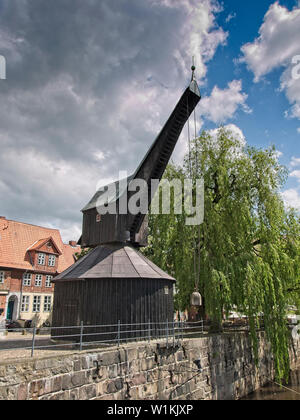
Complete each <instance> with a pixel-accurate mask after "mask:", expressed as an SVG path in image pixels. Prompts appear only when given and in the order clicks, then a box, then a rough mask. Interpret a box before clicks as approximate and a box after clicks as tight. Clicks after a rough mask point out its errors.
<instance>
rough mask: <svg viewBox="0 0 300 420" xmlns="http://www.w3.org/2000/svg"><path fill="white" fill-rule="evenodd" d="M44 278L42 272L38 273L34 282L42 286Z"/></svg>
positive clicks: (37, 285)
mask: <svg viewBox="0 0 300 420" xmlns="http://www.w3.org/2000/svg"><path fill="white" fill-rule="evenodd" d="M42 279H43V276H42V275H41V274H36V275H35V283H34V285H35V286H36V287H41V286H42Z"/></svg>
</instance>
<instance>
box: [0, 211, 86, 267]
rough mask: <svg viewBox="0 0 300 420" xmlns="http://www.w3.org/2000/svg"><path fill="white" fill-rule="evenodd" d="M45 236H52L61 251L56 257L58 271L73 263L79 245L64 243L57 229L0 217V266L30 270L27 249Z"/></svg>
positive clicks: (43, 239) (41, 240)
mask: <svg viewBox="0 0 300 420" xmlns="http://www.w3.org/2000/svg"><path fill="white" fill-rule="evenodd" d="M46 238H52V239H53V241H54V243H55V246H56V247H57V248H58V251H59V253H61V255H60V256H59V258H58V272H59V273H61V272H62V271H64V270H65V269H66V268H68V267H70V265H72V264H74V262H75V259H74V254H75V253H76V252H80V247H72V246H70V245H67V244H64V243H63V241H62V239H61V236H60V232H59V230H58V229H50V228H45V227H41V226H35V225H30V224H27V223H22V222H17V221H14V220H7V219H5V218H0V266H1V267H5V268H17V269H22V270H32V266H31V264H30V261H29V258H28V255H27V251H28V250H29V249H32V248H35V247H36V245H37V244H39V243H42V242H44V241H45V239H46Z"/></svg>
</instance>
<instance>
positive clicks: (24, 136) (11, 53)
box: [0, 0, 242, 239]
mask: <svg viewBox="0 0 300 420" xmlns="http://www.w3.org/2000/svg"><path fill="white" fill-rule="evenodd" d="M220 10H221V7H220V5H219V3H218V2H217V1H216V0H201V1H200V2H199V1H198V0H174V1H173V0H149V1H148V2H141V1H140V0H131V1H130V2H128V5H126V7H125V6H124V1H123V0H115V1H114V2H96V1H94V0H91V1H87V2H83V1H82V0H65V1H63V2H57V4H55V5H53V4H51V6H50V3H49V2H43V4H41V2H29V1H19V0H2V1H1V14H0V27H1V33H0V35H1V36H0V48H1V54H3V55H4V56H5V57H6V58H7V62H8V63H9V77H8V79H7V80H6V81H5V84H2V85H1V88H2V91H1V99H2V101H1V103H2V109H1V114H0V127H1V132H0V145H1V153H0V171H1V175H0V196H1V197H4V196H5V200H3V201H2V203H1V213H2V214H3V215H5V216H7V217H8V218H14V219H21V220H24V221H28V222H30V223H37V224H44V225H48V226H49V225H50V224H51V226H54V227H58V228H61V229H63V232H64V235H67V234H69V235H70V239H74V237H75V236H76V235H77V234H78V229H79V230H80V228H81V214H80V209H81V208H82V207H83V206H84V205H85V204H86V202H87V201H88V200H89V199H90V198H91V195H93V194H94V192H95V189H96V186H97V183H98V181H99V183H102V182H104V181H106V180H111V179H114V178H117V176H118V173H119V170H128V172H129V173H131V172H132V171H134V170H135V168H136V167H137V166H138V164H139V162H140V160H141V159H142V158H143V156H144V154H145V153H146V151H147V149H148V147H149V146H150V145H151V143H152V142H153V140H154V138H155V137H156V135H157V134H158V132H159V130H160V129H161V127H162V125H163V124H164V123H165V121H166V119H167V118H168V117H169V115H170V112H171V111H172V110H173V107H174V106H175V104H176V102H177V101H178V99H179V98H180V95H181V94H182V92H183V90H184V89H185V87H186V85H187V83H188V81H189V78H190V66H191V56H192V55H194V56H195V60H196V66H197V71H196V74H197V78H198V79H200V83H201V82H202V83H203V82H204V78H205V76H206V72H207V64H208V62H209V61H210V60H211V59H212V58H213V56H214V54H215V52H216V50H217V48H218V47H219V46H220V45H224V44H225V43H226V39H227V36H228V34H227V33H226V32H225V31H224V30H223V29H222V28H221V27H219V26H218V25H217V23H216V15H217V13H219V12H220ZM62 22H64V24H62ZM16 28H18V31H17V32H18V34H22V38H21V37H16V35H15V34H16ZM237 94H238V92H237ZM239 94H240V95H242V94H241V92H239ZM239 100H240V99H237V101H239ZM233 108H234V107H233ZM200 124H201V121H200V120H199V119H198V128H200ZM186 145H187V142H186V129H185V132H184V133H183V136H182V137H181V139H180V140H179V143H178V146H177V148H176V150H175V155H174V156H176V153H177V154H178V155H182V153H183V152H184V150H185V148H186ZM74 226H77V227H76V228H75V227H74ZM72 229H74V234H72V235H71V233H72Z"/></svg>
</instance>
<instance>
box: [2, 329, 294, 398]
mask: <svg viewBox="0 0 300 420" xmlns="http://www.w3.org/2000/svg"><path fill="white" fill-rule="evenodd" d="M172 344H173V343H171V344H170V343H169V345H168V346H167V345H166V343H164V342H161V343H151V344H148V343H134V344H128V345H125V346H122V347H120V348H111V349H107V350H103V349H102V350H100V349H99V350H90V351H83V352H81V353H79V352H73V353H70V354H68V355H63V356H55V357H54V356H53V357H47V358H39V359H35V358H34V359H27V360H22V361H14V362H12V361H11V362H9V363H1V364H0V400H1V399H2V400H25V399H27V400H77V399H80V400H138V399H140V400H141V399H142V400H147V399H149V400H151V399H156V400H158V399H159V400H168V399H170V400H183V399H184V400H198V399H206V400H211V399H222V400H224V399H238V398H240V397H243V396H245V395H247V394H249V393H250V392H252V391H253V390H255V389H257V388H259V387H260V386H262V385H264V384H266V383H267V382H268V381H269V379H270V378H272V360H271V356H270V351H269V346H268V345H267V344H266V342H265V340H264V337H263V335H261V339H260V349H259V359H260V364H259V368H256V367H255V363H254V360H253V358H252V354H251V343H250V340H249V338H248V337H247V335H245V334H223V335H215V336H209V337H205V338H198V339H188V340H183V341H182V342H181V343H179V344H177V345H175V346H174V347H173V345H172ZM292 347H293V349H291V362H292V366H295V364H296V363H297V359H296V357H298V358H299V357H300V342H299V340H298V341H297V342H294V344H293V346H292Z"/></svg>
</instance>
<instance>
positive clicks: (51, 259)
mask: <svg viewBox="0 0 300 420" xmlns="http://www.w3.org/2000/svg"><path fill="white" fill-rule="evenodd" d="M55 262H56V257H55V255H49V258H48V266H49V267H54V266H55Z"/></svg>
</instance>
